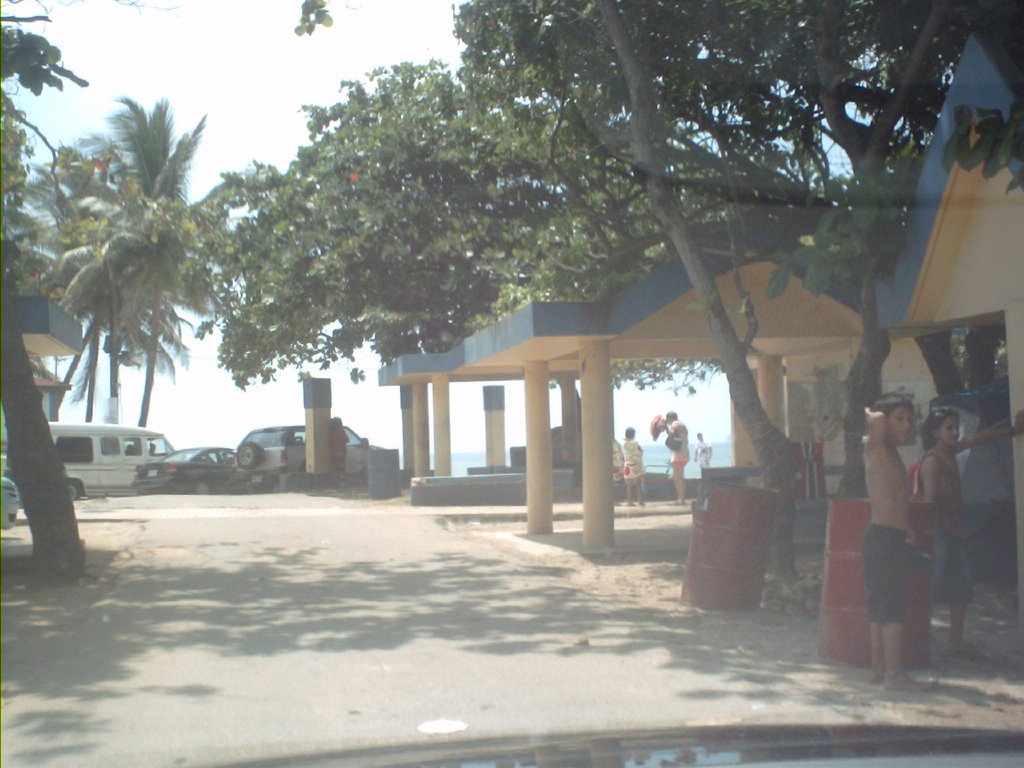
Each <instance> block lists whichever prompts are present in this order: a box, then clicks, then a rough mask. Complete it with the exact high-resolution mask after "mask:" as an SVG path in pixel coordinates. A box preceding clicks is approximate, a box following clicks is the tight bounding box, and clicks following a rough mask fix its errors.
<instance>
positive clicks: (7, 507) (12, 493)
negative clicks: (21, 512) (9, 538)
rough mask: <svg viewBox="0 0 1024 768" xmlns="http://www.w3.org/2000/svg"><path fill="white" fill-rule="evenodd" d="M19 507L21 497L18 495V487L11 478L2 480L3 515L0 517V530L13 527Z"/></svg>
mask: <svg viewBox="0 0 1024 768" xmlns="http://www.w3.org/2000/svg"><path fill="white" fill-rule="evenodd" d="M20 506H21V496H20V495H19V494H18V486H16V485H15V484H14V481H13V480H11V478H9V477H5V478H3V515H2V516H0V528H5V529H6V528H13V527H14V524H15V522H16V521H17V519H18V508H19V507H20Z"/></svg>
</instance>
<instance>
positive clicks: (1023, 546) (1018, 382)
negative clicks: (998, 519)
mask: <svg viewBox="0 0 1024 768" xmlns="http://www.w3.org/2000/svg"><path fill="white" fill-rule="evenodd" d="M1006 361H1007V368H1008V372H1009V376H1010V418H1013V414H1015V413H1016V412H1017V411H1019V410H1021V409H1022V408H1024V301H1015V302H1013V303H1011V304H1010V305H1009V306H1008V307H1007V308H1006ZM1012 442H1013V482H1014V503H1015V504H1016V507H1017V552H1018V555H1017V562H1018V564H1019V563H1022V562H1024V556H1022V554H1021V553H1024V435H1022V434H1018V435H1016V436H1015V437H1013V439H1012ZM1017 594H1018V595H1024V567H1021V565H1018V566H1017ZM969 620H970V619H968V621H969ZM1017 621H1018V623H1019V624H1020V626H1021V627H1024V606H1021V605H1018V606H1017Z"/></svg>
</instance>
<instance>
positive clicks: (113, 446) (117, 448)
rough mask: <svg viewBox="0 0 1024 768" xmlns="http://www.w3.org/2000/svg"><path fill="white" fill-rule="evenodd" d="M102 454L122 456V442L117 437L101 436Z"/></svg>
mask: <svg viewBox="0 0 1024 768" xmlns="http://www.w3.org/2000/svg"><path fill="white" fill-rule="evenodd" d="M100 455H101V456H120V455H121V442H120V441H119V440H118V439H117V438H116V437H101V438H100Z"/></svg>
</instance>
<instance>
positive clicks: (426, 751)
mask: <svg viewBox="0 0 1024 768" xmlns="http://www.w3.org/2000/svg"><path fill="white" fill-rule="evenodd" d="M434 738H436V739H439V740H438V741H428V742H424V743H417V744H413V745H404V746H394V747H383V748H373V749H360V750H351V751H342V752H333V753H320V754H309V755H294V756H290V757H282V758H276V759H273V760H267V761H256V762H253V761H247V762H246V763H245V765H247V766H252V768H271V767H272V766H273V767H274V768H278V767H280V768H284V767H285V766H287V767H288V768H299V767H302V768H328V766H329V767H330V768H349V767H350V766H351V767H354V766H361V767H364V768H384V767H388V768H411V766H422V767H423V768H442V766H443V768H471V767H472V768H527V767H529V766H536V767H537V768H548V767H554V766H558V768H569V767H570V766H571V767H572V768H598V767H599V766H600V768H610V767H612V766H621V768H641V767H643V768H665V767H667V766H689V765H715V766H722V765H742V766H747V767H748V768H749V767H751V766H764V767H765V768H768V767H769V766H770V767H771V768H784V767H792V766H806V767H809V766H831V767H832V768H849V767H852V766H871V767H872V768H889V767H890V766H908V767H909V766H925V765H927V766H929V768H934V767H935V766H949V768H953V766H979V767H980V766H985V768H990V767H993V766H1004V765H1005V766H1017V765H1021V764H1024V762H1022V757H1024V733H1007V732H1001V731H983V730H968V729H936V728H917V727H891V726H866V725H854V726H851V725H840V726H832V727H829V726H814V727H805V726H752V727H746V726H743V727H740V726H737V727H714V728H680V729H673V730H658V731H627V732H606V733H590V734H575V735H563V736H537V735H532V736H521V737H507V738H499V739H487V740H476V741H465V740H448V739H447V738H445V737H443V736H441V737H434ZM240 765H241V764H239V768H240ZM223 768H228V766H224V767H223ZM231 768H234V766H231Z"/></svg>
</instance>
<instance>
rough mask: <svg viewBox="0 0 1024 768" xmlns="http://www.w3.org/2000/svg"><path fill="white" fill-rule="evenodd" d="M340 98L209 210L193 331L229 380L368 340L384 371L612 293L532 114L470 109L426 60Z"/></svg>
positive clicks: (221, 193)
mask: <svg viewBox="0 0 1024 768" xmlns="http://www.w3.org/2000/svg"><path fill="white" fill-rule="evenodd" d="M342 90H343V96H344V100H343V101H342V102H340V103H338V104H335V105H333V106H331V107H309V108H307V113H308V117H309V121H308V124H309V129H310V137H311V143H310V145H309V146H306V147H303V148H301V149H300V150H299V152H298V155H297V158H296V159H295V161H294V162H293V163H292V164H291V166H290V167H289V168H288V170H287V171H286V172H283V173H282V172H279V171H277V170H276V169H274V168H270V167H266V166H259V165H258V166H256V168H255V169H254V170H253V171H252V172H251V173H248V174H244V175H239V174H233V175H228V176H226V177H225V182H224V184H223V185H222V186H221V187H220V188H219V189H218V190H217V191H216V192H215V193H214V194H213V195H212V196H211V198H210V199H209V200H208V201H207V203H206V205H207V208H208V209H209V210H211V211H215V212H216V213H215V214H214V215H218V216H220V217H221V218H222V220H223V221H225V222H230V223H229V225H228V226H227V227H226V229H225V230H224V231H223V232H221V233H213V234H211V239H210V240H209V241H208V243H207V246H206V251H207V252H208V253H210V254H211V255H212V257H213V258H214V259H215V262H216V280H217V286H218V287H217V294H218V297H219V303H218V310H217V316H216V318H215V320H214V321H213V322H212V323H209V324H207V325H205V326H204V327H203V329H202V330H204V331H208V330H210V329H211V328H212V327H213V326H214V325H216V326H217V327H219V329H220V331H221V334H222V339H223V343H222V346H221V362H222V364H224V365H225V367H227V368H228V369H229V370H231V371H232V372H233V373H234V375H235V379H236V382H238V383H239V384H243V385H244V384H245V383H246V382H248V381H251V380H253V379H256V378H259V379H261V380H264V381H266V380H268V379H269V378H271V377H273V376H274V375H275V374H276V372H277V371H279V370H282V369H284V368H288V367H291V366H298V365H303V364H307V363H313V364H315V365H320V366H322V367H328V366H330V365H332V364H335V363H337V362H338V361H340V360H343V359H348V360H352V358H353V355H354V352H355V350H357V349H359V348H360V347H361V346H362V345H363V344H365V343H369V344H370V345H371V347H372V349H373V350H374V351H375V352H376V353H377V354H379V355H380V356H381V358H382V359H383V360H385V361H388V360H392V359H394V358H395V357H397V356H398V355H401V354H405V353H410V352H441V351H446V350H447V349H449V348H450V347H451V346H452V345H453V344H454V343H455V342H457V341H458V340H459V339H461V338H463V337H464V336H466V335H468V334H469V333H471V332H472V331H473V330H475V329H476V328H478V327H480V325H481V324H483V323H485V322H489V321H491V320H493V319H494V318H495V316H496V313H497V312H500V311H502V310H503V309H505V308H514V307H516V306H518V305H519V304H520V303H521V302H522V301H524V300H528V299H531V298H549V299H557V298H566V297H570V298H573V299H579V298H581V297H598V296H601V295H607V292H608V291H611V290H614V289H616V288H617V287H619V286H620V285H621V284H622V278H621V275H622V271H623V270H621V269H620V268H619V265H618V264H617V265H616V267H615V268H611V269H607V270H606V269H604V268H602V267H601V266H599V265H598V264H595V261H598V260H599V259H600V257H595V255H594V254H595V248H594V247H593V246H594V245H595V237H594V235H593V233H592V230H590V229H588V228H587V227H586V226H584V225H583V224H582V223H581V221H580V217H579V215H578V214H577V213H575V211H573V210H571V206H569V205H567V203H566V201H565V198H564V194H563V191H562V189H561V188H560V184H559V179H558V178H557V176H556V175H555V174H554V173H552V171H551V170H550V168H549V167H548V165H547V163H546V159H545V150H546V146H547V141H546V136H545V130H547V129H548V127H549V124H548V122H547V121H546V120H545V119H531V116H530V115H519V116H517V119H515V120H513V119H511V118H510V117H509V115H508V114H507V113H505V112H504V111H501V110H497V109H493V108H491V106H490V105H484V104H480V103H479V102H476V101H474V100H472V99H470V98H469V97H468V95H467V93H466V91H465V89H464V88H463V86H462V85H461V84H460V83H459V81H458V80H457V79H455V78H454V77H453V76H452V75H451V74H450V73H449V72H448V71H447V70H446V69H445V68H444V67H443V66H442V65H440V64H437V63H435V64H430V65H425V66H413V65H400V66H396V67H394V68H392V69H390V70H381V71H377V72H374V73H371V75H370V77H369V81H368V82H367V83H365V84H363V83H358V82H348V83H344V84H343V88H342ZM602 173H604V174H605V175H606V176H611V177H612V178H610V179H608V180H607V181H606V182H605V185H606V186H607V185H608V184H620V185H624V182H623V181H622V180H621V177H620V176H618V175H617V174H609V173H608V171H607V168H605V169H602ZM620 218H621V217H620ZM605 240H607V237H606V238H605ZM613 258H616V259H620V260H622V259H626V258H630V257H628V256H626V255H617V256H614V257H610V258H607V259H605V261H606V262H611V261H612V260H613Z"/></svg>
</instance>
